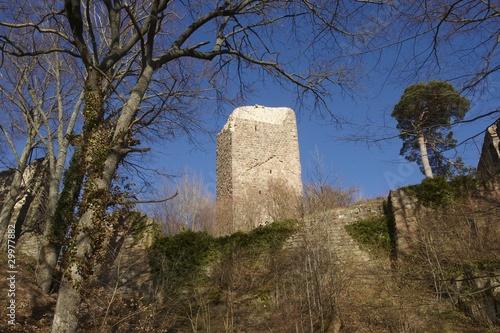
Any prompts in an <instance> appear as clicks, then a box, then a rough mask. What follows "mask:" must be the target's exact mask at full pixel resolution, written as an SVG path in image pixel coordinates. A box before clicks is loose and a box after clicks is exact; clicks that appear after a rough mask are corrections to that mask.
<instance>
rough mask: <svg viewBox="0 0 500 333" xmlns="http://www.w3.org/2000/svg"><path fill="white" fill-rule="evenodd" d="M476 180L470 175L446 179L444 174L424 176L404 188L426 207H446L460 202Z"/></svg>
mask: <svg viewBox="0 0 500 333" xmlns="http://www.w3.org/2000/svg"><path fill="white" fill-rule="evenodd" d="M475 185H476V180H475V179H474V178H473V177H472V176H457V177H454V178H453V179H451V180H450V181H447V180H446V178H445V177H444V176H440V177H434V178H425V179H424V180H422V182H421V183H420V184H417V185H410V186H407V187H405V188H404V190H405V191H406V192H407V193H408V194H409V195H412V196H415V197H416V198H417V199H418V201H419V202H420V203H422V204H423V205H424V206H426V207H432V208H436V207H446V206H449V205H451V204H452V203H457V202H462V201H463V199H464V198H465V197H466V195H467V193H468V192H469V190H470V189H472V188H474V186H475Z"/></svg>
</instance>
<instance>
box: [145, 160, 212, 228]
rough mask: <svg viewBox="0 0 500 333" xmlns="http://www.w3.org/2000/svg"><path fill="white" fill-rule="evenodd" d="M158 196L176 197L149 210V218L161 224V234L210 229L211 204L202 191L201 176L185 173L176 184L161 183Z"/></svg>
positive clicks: (203, 186) (187, 170)
mask: <svg viewBox="0 0 500 333" xmlns="http://www.w3.org/2000/svg"><path fill="white" fill-rule="evenodd" d="M162 192H163V193H162V194H163V196H164V197H167V196H168V195H171V194H172V193H178V195H177V196H176V197H175V198H173V199H172V200H168V201H164V202H161V203H159V204H157V205H155V206H154V207H152V210H153V216H154V217H155V219H156V220H158V221H162V222H163V230H164V232H165V233H167V234H176V233H178V232H179V231H182V230H194V231H202V230H203V231H207V230H209V229H210V228H211V227H212V224H213V223H214V222H215V200H214V198H213V196H212V195H211V194H210V193H208V192H207V191H206V189H205V184H204V181H203V177H202V176H201V175H198V174H196V173H194V172H191V171H189V169H185V170H184V174H183V175H182V177H180V179H178V180H177V182H176V183H171V182H169V183H165V184H164V185H163V191H162Z"/></svg>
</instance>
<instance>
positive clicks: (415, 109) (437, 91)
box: [392, 81, 470, 178]
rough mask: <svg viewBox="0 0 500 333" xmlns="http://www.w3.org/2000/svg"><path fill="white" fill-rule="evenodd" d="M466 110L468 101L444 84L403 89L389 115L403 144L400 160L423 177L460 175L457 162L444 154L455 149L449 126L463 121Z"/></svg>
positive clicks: (432, 83) (430, 84)
mask: <svg viewBox="0 0 500 333" xmlns="http://www.w3.org/2000/svg"><path fill="white" fill-rule="evenodd" d="M469 109H470V103H469V100H468V99H467V98H465V97H463V96H461V95H460V94H459V93H458V91H456V90H455V88H454V87H453V85H452V84H450V83H448V82H446V81H430V82H429V83H423V82H420V83H417V84H414V85H411V86H409V87H408V88H406V89H405V91H404V93H403V95H402V96H401V99H400V100H399V102H398V103H397V104H396V105H395V106H394V110H393V112H392V116H393V117H394V118H396V120H397V121H398V125H397V129H398V130H399V131H400V138H401V139H402V140H403V147H402V148H401V152H400V154H401V156H404V157H405V158H406V159H407V160H408V161H410V162H415V161H416V162H417V163H418V164H419V165H420V166H421V169H422V171H423V173H424V174H425V176H426V177H430V178H432V177H433V175H440V176H441V175H444V176H449V175H450V174H452V173H454V171H457V170H458V171H460V170H461V168H462V167H463V163H462V162H461V160H460V158H457V159H456V160H455V161H452V160H451V159H448V158H446V157H445V156H444V155H443V152H444V151H446V150H450V149H452V148H454V147H455V145H456V140H455V139H454V138H453V132H451V131H449V129H450V127H451V122H452V121H459V120H462V119H463V118H464V116H465V113H466V112H467V111H469ZM419 154H420V155H419ZM453 169H455V170H453Z"/></svg>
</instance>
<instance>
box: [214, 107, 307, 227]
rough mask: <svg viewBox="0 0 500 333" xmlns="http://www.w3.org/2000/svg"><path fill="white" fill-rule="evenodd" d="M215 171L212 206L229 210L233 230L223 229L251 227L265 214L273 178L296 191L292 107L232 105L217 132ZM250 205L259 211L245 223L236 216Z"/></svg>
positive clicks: (298, 185) (299, 183)
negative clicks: (214, 190) (256, 216)
mask: <svg viewBox="0 0 500 333" xmlns="http://www.w3.org/2000/svg"><path fill="white" fill-rule="evenodd" d="M216 173H217V201H218V210H219V211H221V205H224V206H225V207H226V209H227V210H229V211H230V213H229V214H227V213H226V214H224V215H226V216H227V215H231V221H229V223H230V224H233V226H234V230H229V231H235V230H241V229H248V228H249V227H250V228H251V227H255V225H256V224H258V223H261V222H263V221H262V220H266V219H269V217H268V216H267V217H266V216H265V215H266V212H265V207H263V205H264V202H265V201H266V199H267V197H268V195H269V189H270V185H271V184H272V183H273V182H282V183H283V184H285V185H286V186H287V187H288V188H289V189H290V192H291V193H290V194H292V195H293V194H300V193H302V180H301V166H300V157H299V146H298V136H297V125H296V121H295V114H294V112H293V110H291V109H289V108H268V107H263V106H246V107H240V108H237V109H235V110H234V111H233V113H232V114H231V116H230V117H229V119H228V121H227V123H226V125H225V126H224V128H223V129H222V130H221V132H220V133H219V134H218V135H217V171H216ZM253 205H255V206H256V207H251V206H253ZM250 208H255V210H256V211H254V212H253V214H257V215H259V216H260V217H259V218H257V220H256V221H250V222H249V223H247V222H248V221H247V222H245V221H243V220H244V219H242V217H243V215H245V214H246V213H247V211H248V210H249V209H250ZM259 210H260V212H259ZM219 216H220V214H219ZM259 220H260V221H259ZM252 224H253V225H252Z"/></svg>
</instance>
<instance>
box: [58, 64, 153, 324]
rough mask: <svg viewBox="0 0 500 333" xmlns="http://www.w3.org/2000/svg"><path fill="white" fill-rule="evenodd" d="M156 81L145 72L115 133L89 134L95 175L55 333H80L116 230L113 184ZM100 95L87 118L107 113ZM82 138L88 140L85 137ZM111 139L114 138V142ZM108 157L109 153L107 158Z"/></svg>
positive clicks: (72, 251) (64, 284) (85, 201)
mask: <svg viewBox="0 0 500 333" xmlns="http://www.w3.org/2000/svg"><path fill="white" fill-rule="evenodd" d="M152 75H153V68H152V67H151V66H146V68H144V70H143V71H142V74H141V76H140V77H139V79H138V81H137V84H136V85H135V87H134V89H132V94H131V95H130V97H129V99H128V101H127V102H126V103H125V104H124V105H123V108H122V112H121V113H120V117H119V118H118V120H117V122H116V127H115V128H114V131H113V132H112V133H109V131H108V130H107V129H106V128H103V127H100V126H101V125H104V124H97V125H96V126H95V128H93V129H92V130H89V129H87V131H89V132H90V133H89V136H88V137H87V140H85V142H84V143H83V145H84V147H83V148H84V149H83V150H84V151H86V152H87V153H85V154H84V155H83V156H84V159H85V164H86V167H87V168H86V169H87V171H89V170H90V171H89V172H88V174H87V178H86V181H85V184H84V187H85V190H84V193H83V196H82V199H81V201H82V202H81V207H82V210H81V218H80V220H79V221H78V222H77V223H76V224H75V226H74V234H75V237H74V238H73V240H72V244H71V245H70V248H69V249H68V252H69V255H70V258H69V262H68V266H67V268H66V269H65V271H64V276H63V279H62V283H61V289H60V290H59V295H58V298H57V304H56V309H55V313H54V321H53V324H52V333H69V332H75V331H76V329H77V327H78V324H79V323H78V320H79V318H78V313H79V310H80V303H81V301H82V293H81V291H82V288H83V287H85V286H87V283H88V280H89V277H90V276H91V274H92V271H93V270H96V268H97V267H95V266H96V265H97V263H98V262H99V257H100V252H101V251H100V248H101V246H102V245H103V244H106V243H107V241H108V240H109V237H110V236H109V235H110V234H112V230H111V231H110V229H113V226H112V225H111V226H109V225H108V223H109V222H110V221H105V217H106V210H107V209H108V207H109V205H110V204H111V200H112V198H111V194H110V187H111V183H112V180H113V177H114V175H115V172H116V170H117V168H118V164H119V163H120V161H121V160H122V159H123V158H124V157H125V156H126V154H127V153H128V152H130V151H131V149H130V148H128V145H127V139H128V136H129V135H130V134H129V133H130V132H129V131H128V129H129V128H130V125H131V124H132V122H133V121H134V118H135V116H136V114H137V110H138V109H139V105H140V103H141V101H142V98H143V96H144V93H145V91H146V89H147V88H148V85H149V82H150V80H151V77H152ZM90 85H92V83H91V84H90ZM95 86H97V85H94V87H95ZM97 93H98V92H97V91H96V90H94V91H92V92H90V93H88V95H90V96H89V97H87V96H86V108H87V106H88V107H89V110H87V111H86V112H87V113H92V114H94V112H100V110H97V108H102V107H103V105H102V103H97V104H96V103H95V101H93V100H92V99H94V98H95V97H96V94H97ZM99 93H100V92H99ZM89 98H90V99H91V100H90V101H89V100H88V99H89ZM94 120H95V119H94ZM86 121H87V119H86ZM83 134H84V135H87V134H86V132H85V131H84V133H83ZM107 135H110V136H111V139H110V140H108V139H109V137H108V136H107ZM92 136H94V137H92ZM99 136H103V139H102V140H96V138H99ZM85 145H88V146H85ZM92 152H95V154H96V155H93V153H92ZM103 152H105V154H104V156H103ZM82 158H83V157H82ZM111 223H112V222H111Z"/></svg>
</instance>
